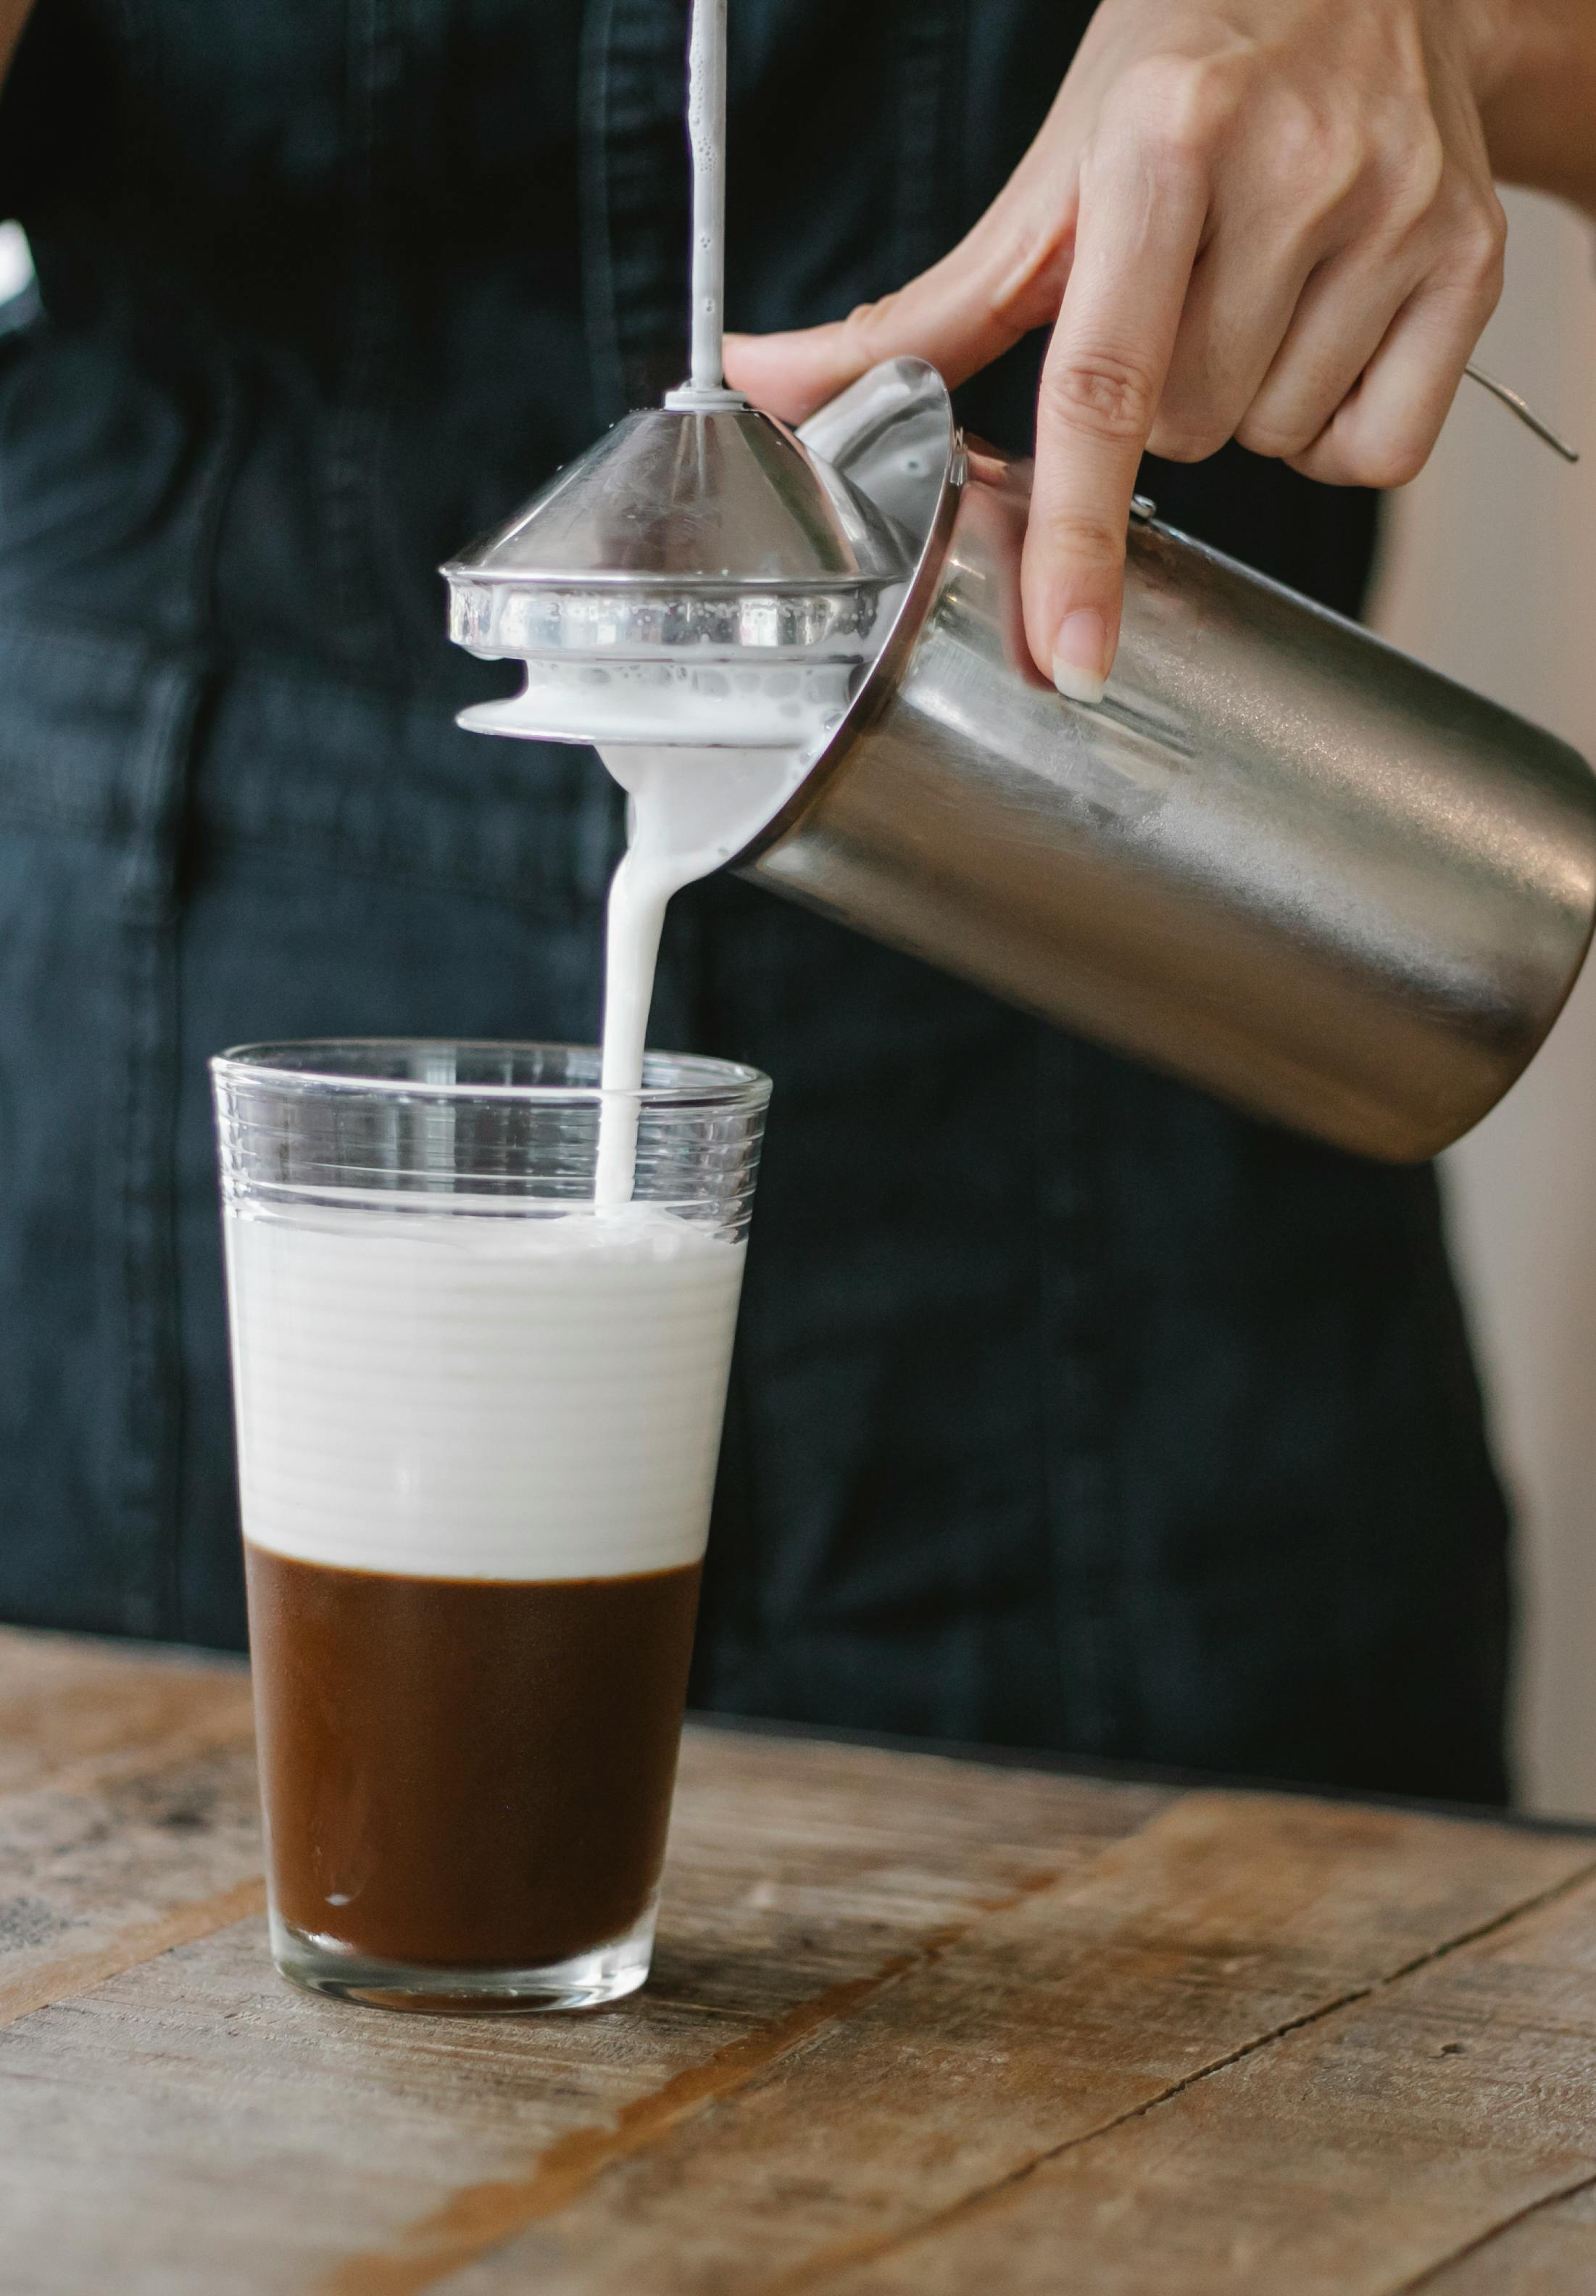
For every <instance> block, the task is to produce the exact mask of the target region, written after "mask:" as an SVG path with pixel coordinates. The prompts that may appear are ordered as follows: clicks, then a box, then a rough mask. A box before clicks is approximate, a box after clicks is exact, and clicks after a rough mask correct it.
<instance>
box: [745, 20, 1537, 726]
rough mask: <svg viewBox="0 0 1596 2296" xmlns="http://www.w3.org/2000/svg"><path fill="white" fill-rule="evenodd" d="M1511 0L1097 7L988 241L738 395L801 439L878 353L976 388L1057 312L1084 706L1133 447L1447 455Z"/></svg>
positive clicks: (1042, 465) (1486, 255)
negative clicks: (1502, 12) (1483, 99)
mask: <svg viewBox="0 0 1596 2296" xmlns="http://www.w3.org/2000/svg"><path fill="white" fill-rule="evenodd" d="M1496 4H1498V0H1103V4H1102V5H1101V7H1100V8H1099V9H1098V12H1097V13H1096V15H1095V16H1094V17H1093V20H1092V22H1091V25H1090V27H1089V28H1088V30H1087V33H1086V36H1085V38H1084V41H1083V42H1082V44H1081V47H1080V51H1079V53H1078V54H1077V55H1076V60H1075V61H1074V63H1073V64H1072V65H1071V67H1070V70H1069V74H1068V78H1066V80H1065V82H1064V85H1063V86H1062V88H1061V89H1060V93H1059V95H1058V98H1057V100H1056V101H1055V102H1054V104H1053V106H1052V111H1050V112H1049V114H1048V117H1047V119H1046V121H1045V122H1044V126H1043V127H1042V130H1041V133H1040V134H1039V135H1038V136H1037V138H1036V140H1035V143H1033V144H1032V146H1031V148H1030V150H1029V152H1027V154H1026V156H1025V158H1024V160H1022V161H1021V162H1020V165H1019V168H1017V169H1016V171H1015V173H1014V175H1013V176H1011V179H1010V181H1009V183H1008V184H1007V185H1006V186H1005V188H1004V190H1003V192H1002V193H1001V194H1000V195H999V197H998V198H997V199H996V200H995V201H994V203H993V205H992V206H991V207H990V208H989V209H987V211H986V214H985V215H984V216H983V217H981V220H980V221H979V222H978V224H977V225H976V226H975V228H974V229H973V230H972V231H971V232H970V234H969V236H968V237H967V238H965V239H964V240H962V242H960V244H959V245H958V246H957V247H956V248H954V250H953V252H952V253H951V254H949V255H947V256H945V258H943V260H942V261H941V262H940V263H938V264H937V265H935V266H933V268H932V269H931V270H929V271H928V272H925V273H923V274H922V275H921V277H920V278H918V279H914V280H912V281H911V282H910V283H909V284H908V285H907V286H906V287H904V288H902V289H900V290H899V291H898V292H897V293H896V294H893V295H888V296H887V297H886V298H885V299H884V300H882V301H881V302H880V303H872V304H867V305H865V306H863V307H862V308H861V309H859V310H856V311H855V312H853V313H852V314H851V315H850V316H848V317H847V318H846V319H843V320H840V321H839V322H838V323H836V324H834V325H831V326H825V327H814V328H809V329H806V330H805V331H804V332H798V333H792V334H784V335H765V336H747V335H745V336H734V337H733V338H731V339H730V340H728V343H727V347H726V368H727V374H728V379H729V380H730V381H732V382H733V383H734V384H735V385H736V386H737V388H739V389H742V390H745V391H747V392H748V393H749V397H750V398H754V399H755V400H756V401H757V402H758V403H759V404H760V405H762V406H768V407H770V408H771V409H772V410H773V412H774V413H776V414H783V415H785V416H787V417H788V418H789V419H790V420H791V421H798V420H801V419H802V418H803V417H804V416H805V415H806V414H810V413H812V412H813V410H814V408H815V407H816V406H821V405H822V404H823V402H824V401H825V400H826V399H828V398H831V397H832V395H833V394H834V393H835V392H836V391H838V390H839V389H841V388H842V387H843V386H844V384H846V383H847V382H850V381H853V379H854V378H855V376H856V375H859V374H862V373H863V372H864V371H865V369H866V368H867V367H870V366H872V365H875V364H876V362H877V361H878V360H880V359H883V358H889V357H894V356H896V355H897V354H899V353H902V352H918V353H919V354H921V356H922V357H926V358H928V359H930V360H931V361H933V363H934V364H935V365H937V367H939V368H940V369H941V371H942V373H943V374H944V375H945V377H946V378H947V380H948V381H949V382H950V383H957V382H961V381H963V380H964V378H965V377H966V376H967V375H970V374H973V373H976V372H977V370H978V369H979V368H980V367H983V366H985V365H986V364H987V362H988V361H989V360H991V359H994V358H995V357H997V356H998V354H999V353H1000V352H1001V351H1004V350H1007V349H1008V348H1009V347H1010V346H1011V344H1012V343H1014V342H1015V341H1017V340H1019V337H1020V336H1021V335H1024V334H1026V333H1028V332H1030V330H1031V329H1033V328H1035V327H1041V326H1045V325H1047V324H1050V323H1052V322H1055V321H1056V323H1057V324H1055V325H1054V326H1053V334H1052V343H1051V345H1050V346H1049V348H1048V352H1047V357H1046V362H1045V364H1044V368H1043V372H1042V389H1041V395H1040V399H1039V403H1038V406H1037V414H1036V476H1035V495H1034V497H1033V505H1032V513H1031V525H1030V532H1029V536H1028V537H1027V545H1026V554H1025V568H1024V591H1025V612H1026V627H1027V635H1028V638H1029V641H1030V645H1031V649H1032V652H1034V653H1035V658H1036V660H1037V663H1038V665H1039V666H1040V667H1041V668H1043V669H1044V671H1046V672H1048V673H1049V674H1051V675H1052V677H1053V678H1054V680H1055V682H1056V683H1057V685H1059V686H1060V690H1061V691H1063V692H1064V693H1069V694H1072V695H1074V696H1075V697H1076V698H1077V699H1080V700H1083V701H1095V700H1097V699H1098V698H1099V697H1100V696H1101V692H1102V684H1103V679H1104V678H1105V676H1107V674H1108V671H1109V666H1110V664H1111V662H1112V660H1113V658H1114V650H1115V646H1116V644H1117V637H1118V627H1119V611H1120V596H1121V587H1122V581H1123V572H1124V555H1125V521H1126V517H1127V514H1128V512H1129V508H1130V500H1131V495H1132V493H1133V490H1134V485H1135V479H1136V469H1137V464H1138V463H1139V461H1140V459H1141V456H1142V450H1143V448H1144V447H1150V448H1151V450H1152V451H1153V453H1155V454H1158V455H1166V456H1169V457H1171V458H1173V459H1174V460H1175V461H1177V462H1197V461H1199V460H1201V459H1202V458H1203V457H1204V456H1205V455H1211V454H1213V453H1215V450H1216V449H1217V448H1218V447H1221V446H1223V445H1224V442H1225V440H1226V439H1232V438H1233V439H1240V442H1241V444H1242V445H1243V446H1244V447H1251V448H1252V449H1253V450H1254V451H1255V452H1256V453H1258V454H1261V455H1278V456H1279V457H1281V459H1282V460H1283V461H1285V462H1287V463H1289V464H1290V465H1291V467H1292V468H1293V469H1294V470H1297V471H1305V473H1306V474H1307V475H1308V476H1309V477H1310V478H1314V479H1322V480H1329V481H1330V482H1331V483H1332V484H1336V485H1343V486H1369V487H1388V486H1400V485H1401V484H1403V483H1404V481H1405V480H1408V479H1411V478H1412V476H1413V475H1414V473H1415V472H1416V471H1418V470H1419V468H1420V465H1421V464H1422V463H1423V462H1424V460H1425V458H1426V456H1427V455H1428V453H1429V450H1430V448H1431V447H1432V446H1433V445H1434V444H1435V440H1436V433H1437V432H1438V431H1439V430H1440V428H1441V423H1442V421H1443V419H1444V417H1445V414H1446V410H1447V408H1448V406H1450V405H1451V402H1452V398H1453V392H1454V390H1455V389H1456V388H1457V385H1458V382H1459V381H1460V379H1461V374H1462V371H1463V366H1464V364H1465V362H1466V361H1467V359H1468V357H1469V353H1470V351H1471V350H1472V348H1473V347H1474V344H1475V342H1476V340H1477V338H1478V335H1479V332H1480V330H1481V329H1482V327H1483V326H1484V325H1485V323H1486V319H1487V318H1488V317H1489V316H1490V314H1491V311H1492V309H1493V307H1494V305H1495V302H1496V298H1497V295H1498V293H1499V291H1500V288H1501V283H1502V248H1503V243H1504V241H1505V237H1506V225H1505V223H1504V220H1503V217H1502V208H1501V204H1500V202H1499V201H1498V200H1497V197H1496V194H1495V192H1494V188H1493V185H1492V180H1491V167H1490V162H1489V160H1488V157H1487V154H1486V141H1485V135H1484V131H1483V129H1482V127H1481V125H1480V114H1479V107H1478V103H1477V99H1476V94H1475V91H1476V89H1477V87H1479V86H1482V85H1483V84H1485V83H1486V81H1488V79H1489V78H1490V74H1491V70H1492V68H1493V63H1492V60H1493V56H1494V50H1495V46H1496V45H1497V32H1496V24H1495V20H1494V14H1493V12H1492V10H1493V8H1494V6H1495V5H1496ZM1505 4H1506V5H1507V6H1509V7H1510V6H1511V5H1513V4H1514V0H1505Z"/></svg>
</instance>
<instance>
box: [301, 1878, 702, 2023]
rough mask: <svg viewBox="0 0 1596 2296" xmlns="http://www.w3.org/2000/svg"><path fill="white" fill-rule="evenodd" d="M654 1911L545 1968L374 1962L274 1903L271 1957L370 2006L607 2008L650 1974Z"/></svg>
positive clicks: (306, 1980) (482, 2012) (509, 2011)
mask: <svg viewBox="0 0 1596 2296" xmlns="http://www.w3.org/2000/svg"><path fill="white" fill-rule="evenodd" d="M655 1913H656V1907H654V1906H652V1905H651V1906H650V1907H648V1908H647V1910H646V1911H645V1912H644V1914H643V1915H642V1919H641V1920H639V1921H637V1922H635V1923H634V1924H633V1926H632V1927H631V1928H630V1929H629V1930H628V1931H626V1935H625V1936H624V1937H618V1938H611V1939H610V1940H609V1942H608V1943H607V1944H605V1945H597V1946H594V1947H593V1948H592V1949H591V1951H589V1952H587V1953H574V1954H572V1955H571V1956H569V1959H567V1960H565V1961H554V1962H549V1963H546V1964H544V1966H542V1967H541V1968H528V1969H523V1968H511V1969H438V1968H433V1967H430V1966H429V1965H427V1964H409V1963H405V1962H398V1961H380V1960H376V1959H374V1958H373V1957H372V1956H370V1955H368V1954H363V1953H356V1951H355V1950H354V1949H353V1948H351V1947H349V1946H347V1945H340V1943H339V1941H338V1940H337V1939H335V1938H329V1937H313V1936H311V1935H310V1934H308V1932H307V1931H304V1930H301V1929H296V1928H295V1927H294V1924H293V1923H291V1922H285V1921H284V1920H283V1919H282V1916H281V1915H279V1914H278V1913H277V1911H276V1909H275V1907H274V1908H273V1910H272V1914H271V1932H272V1958H273V1960H274V1962H275V1963H276V1964H277V1966H278V1968H279V1969H280V1970H281V1971H282V1974H283V1976H284V1977H287V1978H291V1979H292V1980H293V1982H294V1983H295V1984H296V1985H303V1986H304V1987H306V1988H307V1990H308V1991H310V1992H312V1993H325V1994H330V1995H331V1997H333V1998H334V1999H335V2000H339V2001H354V2002H357V2003H359V2004H360V2005H362V2006H363V2007H364V2008H369V2009H408V2010H419V2011H420V2012H422V2013H423V2014H424V2015H426V2016H430V2017H528V2016H536V2015H537V2014H538V2013H541V2012H544V2011H547V2010H551V2009H602V2008H603V2007H604V2005H606V2004H607V2003H608V2002H610V2001H624V2000H625V1999H626V1996H627V1994H628V1993H635V1992H636V1990H637V1989H638V1987H639V1986H640V1985H641V1984H642V1981H643V1980H644V1979H645V1978H646V1977H647V1975H648V1973H649V1963H650V1960H651V1957H652V1955H653V1950H654V1917H655Z"/></svg>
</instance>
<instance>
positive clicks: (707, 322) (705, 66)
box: [687, 0, 726, 391]
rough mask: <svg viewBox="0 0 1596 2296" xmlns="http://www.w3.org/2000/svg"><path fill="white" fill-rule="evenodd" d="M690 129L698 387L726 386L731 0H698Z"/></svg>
mask: <svg viewBox="0 0 1596 2296" xmlns="http://www.w3.org/2000/svg"><path fill="white" fill-rule="evenodd" d="M687 135H688V140H689V142H690V143H691V144H692V389H694V390H706V391H716V390H721V389H724V386H725V376H724V371H723V368H722V365H721V361H722V352H723V344H722V339H723V336H724V313H723V310H722V305H723V301H724V295H725V272H726V0H693V9H692V38H691V42H690V45H689V48H688V79H687Z"/></svg>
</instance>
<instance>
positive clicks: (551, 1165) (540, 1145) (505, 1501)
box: [212, 1041, 769, 2011]
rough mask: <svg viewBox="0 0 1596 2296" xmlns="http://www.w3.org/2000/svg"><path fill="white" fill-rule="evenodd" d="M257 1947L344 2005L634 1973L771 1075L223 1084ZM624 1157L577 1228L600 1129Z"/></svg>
mask: <svg viewBox="0 0 1596 2296" xmlns="http://www.w3.org/2000/svg"><path fill="white" fill-rule="evenodd" d="M212 1068H213V1077H214V1083H215V1091H216V1106H217V1134H218V1142H219V1147H220V1155H221V1171H222V1194H223V1214H224V1229H225V1241H226V1247H227V1272H228V1301H229V1313H230V1319H231V1325H232V1341H233V1396H234V1407H235V1418H236V1424H237V1431H238V1447H239V1487H240V1498H241V1511H242V1517H243V1529H244V1551H245V1562H246V1567H247V1572H248V1579H249V1592H250V1647H251V1652H252V1657H253V1661H254V1669H255V1697H256V1712H257V1720H258V1731H259V1743H260V1761H261V1787H262V1800H263V1806H264V1811H265V1817H266V1843H267V1869H268V1881H269V1885H270V1895H271V1923H272V1942H273V1950H274V1955H275V1957H276V1960H277V1963H278V1966H279V1967H280V1968H281V1969H282V1971H283V1972H284V1973H285V1974H286V1975H288V1976H290V1977H292V1978H294V1979H297V1980H299V1982H300V1983H302V1984H306V1985H308V1986H311V1987H313V1988H314V1989H317V1990H319V1991H323V1992H329V1993H334V1994H338V1995H340V1996H342V1997H345V1998H348V1999H353V2000H358V2001H364V2002H372V2003H379V2004H381V2005H390V2006H395V2007H411V2008H422V2009H430V2010H438V2009H456V2010H479V2011H481V2010H500V2011H503V2010H528V2009H536V2008H560V2007H564V2008H569V2007H579V2006H586V2005H593V2004H596V2003H600V2002H604V2001H609V2000H614V1999H616V1998H618V1997H620V1996H621V1995H623V1994H625V1993H628V1992H631V1991H632V1990H633V1989H634V1988H635V1987H636V1986H638V1985H640V1984H641V1983H642V1980H643V1979H644V1977H645V1976H646V1975H647V1972H648V1965H649V1956H650V1953H651V1948H652V1939H653V1923H654V1908H655V1903H656V1899H657V1894H658V1886H659V1868H660V1862H661V1859H662V1857H663V1851H664V1841H665V1831H666V1825H667V1819H668V1815H669V1807H670V1796H671V1789H672V1784H673V1782H674V1778H675V1757H676V1747H677V1741H678V1739H679V1735H680V1730H681V1718H682V1708H683V1699H684V1695H685V1689H686V1674H687V1664H688V1658H689V1654H690V1652H691V1646H692V1621H693V1613H694V1609H695V1606H696V1600H697V1591H698V1578H699V1569H700V1562H701V1558H702V1554H703V1546H704V1538H705V1534H706V1532H707V1529H708V1513H709V1501H710V1494H711V1489H712V1487H713V1481H714V1472H715V1464H716V1454H717V1450H718V1446H719V1440H720V1428H721V1418H722V1414H723V1410H724V1398H725V1385H726V1375H727V1366H728V1362H729V1358H730V1352H731V1344H732V1333H733V1324H734V1322H735V1317H736V1308H737V1299H738V1293H739V1289H740V1286H741V1269H742V1254H743V1245H744V1241H745V1238H746V1234H747V1230H748V1223H749V1211H750V1209H751V1204H752V1197H753V1187H754V1178H755V1172H756V1168H757V1160H758V1152H759V1143H760V1136H761V1133H762V1130H763V1126H764V1119H765V1102H766V1099H767V1096H768V1092H769V1087H768V1084H767V1082H766V1080H765V1078H763V1077H762V1076H760V1075H758V1074H757V1071H755V1070H750V1069H745V1068H740V1067H736V1066H734V1065H733V1064H731V1063H729V1062H718V1061H708V1060H696V1059H685V1058H676V1057H674V1056H669V1055H664V1054H651V1055H650V1057H649V1060H648V1062H647V1065H646V1069H645V1075H644V1084H643V1089H642V1093H641V1094H640V1095H624V1094H614V1093H610V1094H606V1093H602V1092H601V1091H600V1089H599V1087H598V1081H597V1079H598V1074H599V1055H598V1054H597V1052H596V1051H594V1050H593V1049H591V1048H589V1047H574V1046H546V1045H493V1044H449V1043H380V1042H370V1041H368V1042H364V1043H344V1044H305V1045H274V1046H248V1047H244V1048H242V1049H241V1050H239V1051H237V1052H233V1053H230V1054H225V1055H224V1056H223V1057H222V1058H220V1059H219V1060H217V1061H216V1062H213V1063H212ZM605 1123H617V1124H619V1125H621V1126H622V1127H624V1128H626V1129H628V1130H629V1129H630V1128H631V1126H632V1125H635V1128H636V1136H637V1166H636V1181H635V1186H634V1196H633V1201H631V1202H630V1203H629V1204H626V1205H622V1206H619V1207H604V1208H602V1209H599V1208H595V1205H594V1202H593V1183H594V1173H595V1167H596V1161H597V1152H598V1142H599V1135H600V1130H601V1127H602V1125H604V1124H605Z"/></svg>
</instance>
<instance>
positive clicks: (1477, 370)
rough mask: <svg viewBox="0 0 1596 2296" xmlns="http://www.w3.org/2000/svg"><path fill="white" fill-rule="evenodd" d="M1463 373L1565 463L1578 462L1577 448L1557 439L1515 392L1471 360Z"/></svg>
mask: <svg viewBox="0 0 1596 2296" xmlns="http://www.w3.org/2000/svg"><path fill="white" fill-rule="evenodd" d="M1463 373H1465V374H1468V375H1472V376H1473V378H1474V380H1475V381H1476V382H1477V383H1478V384H1479V386H1480V388H1481V389H1482V390H1488V391H1489V392H1490V394H1491V396H1492V398H1499V399H1501V401H1502V405H1503V406H1506V407H1509V408H1510V409H1511V411H1512V412H1513V414H1516V415H1517V416H1518V420H1519V422H1522V423H1523V424H1524V425H1525V427H1526V430H1533V431H1534V432H1535V436H1536V438H1537V439H1544V440H1545V441H1546V444H1547V445H1548V446H1549V447H1555V448H1556V450H1557V452H1558V453H1559V455H1561V456H1562V458H1563V460H1564V462H1565V463H1577V462H1578V460H1579V448H1578V447H1571V446H1570V445H1569V444H1568V441H1567V439H1559V437H1558V434H1557V432H1556V431H1555V430H1553V429H1552V427H1551V424H1550V423H1549V422H1542V420H1541V418H1540V416H1539V415H1538V414H1536V413H1535V408H1534V407H1533V406H1530V405H1529V404H1528V403H1527V401H1526V400H1525V399H1522V398H1519V396H1518V392H1517V391H1516V390H1510V389H1509V388H1508V386H1507V384H1506V383H1505V382H1498V381H1497V380H1496V377H1495V376H1494V374H1487V373H1486V371H1485V369H1484V367H1483V366H1476V365H1474V363H1473V361H1472V360H1470V361H1469V365H1467V366H1466V367H1465V368H1464V369H1463Z"/></svg>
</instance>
